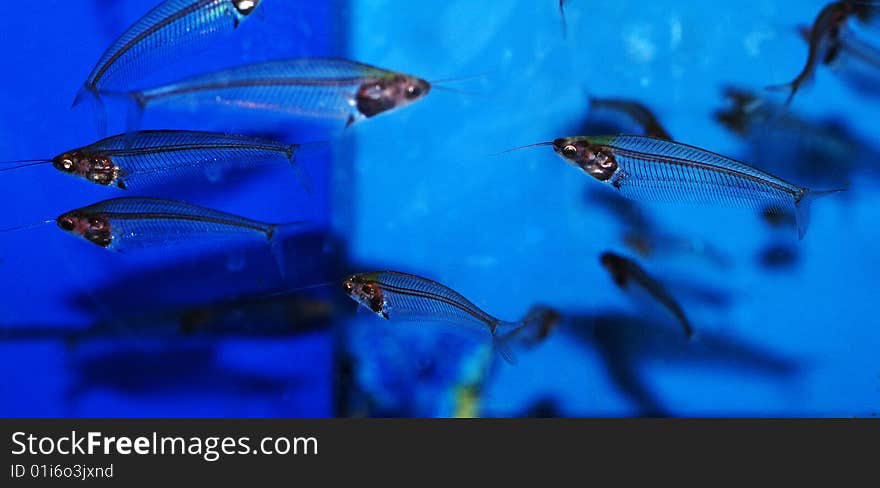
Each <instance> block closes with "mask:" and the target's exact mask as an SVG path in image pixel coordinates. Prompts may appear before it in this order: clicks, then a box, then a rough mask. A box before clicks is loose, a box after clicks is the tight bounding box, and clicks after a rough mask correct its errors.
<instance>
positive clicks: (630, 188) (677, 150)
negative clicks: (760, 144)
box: [554, 136, 840, 237]
mask: <svg viewBox="0 0 880 488" xmlns="http://www.w3.org/2000/svg"><path fill="white" fill-rule="evenodd" d="M554 146H555V149H556V151H557V152H558V153H559V154H560V155H562V156H563V158H565V159H566V160H567V161H569V162H571V163H572V164H575V165H576V166H578V167H580V168H581V169H582V170H584V171H585V172H587V173H588V174H590V175H591V176H593V177H594V178H596V179H597V180H599V181H603V182H605V183H608V184H610V185H612V186H613V187H614V188H616V189H617V190H618V191H619V192H620V194H621V195H623V196H625V197H627V198H631V199H634V200H642V201H659V202H682V203H693V204H722V205H729V206H745V207H752V208H756V209H764V208H767V207H771V206H772V207H774V208H780V209H792V210H795V211H796V213H797V216H798V231H799V232H798V234H799V236H800V237H803V235H804V234H805V233H806V228H807V225H808V223H809V203H810V200H811V199H812V198H815V197H817V196H821V195H823V194H827V193H831V192H814V191H811V190H809V189H807V188H804V187H801V186H798V185H795V184H792V183H789V182H787V181H785V180H782V179H781V178H778V177H776V176H773V175H771V174H769V173H766V172H764V171H761V170H759V169H757V168H753V167H751V166H749V165H747V164H745V163H742V162H739V161H736V160H734V159H730V158H727V157H725V156H721V155H719V154H716V153H713V152H709V151H706V150H703V149H699V148H696V147H693V146H688V145H685V144H680V143H676V142H670V141H664V140H660V139H654V138H650V137H642V136H608V137H582V138H580V137H575V138H564V139H558V140H556V141H554ZM834 191H840V190H833V191H832V192H834Z"/></svg>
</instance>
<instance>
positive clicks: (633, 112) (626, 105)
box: [587, 97, 672, 141]
mask: <svg viewBox="0 0 880 488" xmlns="http://www.w3.org/2000/svg"><path fill="white" fill-rule="evenodd" d="M590 114H591V118H596V119H601V118H603V117H604V116H610V115H613V114H617V115H618V116H623V117H625V118H626V119H628V120H627V121H628V123H629V124H628V125H634V126H635V127H636V128H638V130H637V131H629V132H628V133H629V134H635V133H637V134H641V135H643V136H648V137H653V138H656V139H663V140H667V141H671V140H672V136H671V135H669V131H667V130H666V128H665V127H663V125H662V124H661V123H660V120H659V118H658V117H657V116H656V115H654V112H653V111H652V110H651V109H650V108H648V106H647V105H645V104H643V103H641V102H639V101H637V100H632V99H627V98H600V97H591V98H590ZM603 114H604V115H603ZM593 133H594V132H587V134H593Z"/></svg>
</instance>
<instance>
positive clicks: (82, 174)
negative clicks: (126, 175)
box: [52, 151, 119, 186]
mask: <svg viewBox="0 0 880 488" xmlns="http://www.w3.org/2000/svg"><path fill="white" fill-rule="evenodd" d="M52 166H54V167H55V169H57V170H58V171H61V172H62V173H67V174H69V175H73V176H77V177H79V178H83V179H86V180H88V181H91V182H92V183H95V184H97V185H101V186H108V185H111V184H113V182H115V181H116V178H117V177H118V176H119V168H118V167H117V166H116V165H115V164H114V163H113V160H111V159H110V158H109V157H107V156H103V155H100V154H83V153H81V152H78V151H71V152H67V153H64V154H62V155H60V156H58V157H56V158H55V159H53V160H52Z"/></svg>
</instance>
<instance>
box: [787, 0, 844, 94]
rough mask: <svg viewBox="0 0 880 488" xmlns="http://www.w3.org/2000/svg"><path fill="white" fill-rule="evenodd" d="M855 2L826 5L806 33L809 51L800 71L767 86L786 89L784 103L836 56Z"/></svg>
mask: <svg viewBox="0 0 880 488" xmlns="http://www.w3.org/2000/svg"><path fill="white" fill-rule="evenodd" d="M854 5H855V2H852V1H849V0H844V1H839V2H832V3H830V4H828V5H826V6H825V7H824V8H823V9H822V11H821V12H819V15H818V16H816V19H815V20H814V21H813V26H812V27H811V28H810V31H809V34H808V36H807V37H808V42H809V53H808V55H807V61H806V64H805V65H804V67H803V69H802V70H801V72H800V73H799V74H798V75H797V77H795V79H794V80H792V81H791V82H789V83H786V84H784V85H775V86H771V87H769V88H770V89H771V90H788V91H789V95H788V99H787V100H786V102H785V103H786V105H788V104H790V103H791V101H792V100H793V99H794V96H795V95H796V94H797V92H798V90H799V89H800V87H801V85H803V84H804V82H806V81H807V80H809V79H811V78H812V77H813V74H814V73H815V71H816V68H817V67H818V66H819V65H821V64H823V63H827V61H828V60H829V59H831V58H833V57H835V56H836V52H837V50H838V49H839V44H838V39H839V38H840V34H841V31H842V30H843V29H844V28H845V27H846V23H847V21H848V20H849V18H850V17H851V16H853V15H855V14H856V8H855V6H854Z"/></svg>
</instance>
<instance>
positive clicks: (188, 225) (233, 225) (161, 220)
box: [6, 197, 308, 274]
mask: <svg viewBox="0 0 880 488" xmlns="http://www.w3.org/2000/svg"><path fill="white" fill-rule="evenodd" d="M53 222H54V223H55V224H56V225H57V226H58V227H59V228H60V229H61V230H63V231H65V232H67V233H69V234H72V235H74V236H76V237H79V238H81V239H84V240H85V241H87V242H91V243H92V244H95V245H97V246H99V247H102V248H104V249H109V250H111V251H117V252H128V251H135V250H140V249H146V248H162V247H165V246H170V245H177V244H207V243H217V242H224V243H225V242H236V241H238V242H242V243H244V242H247V241H252V240H253V239H254V238H256V239H258V240H260V241H263V242H266V243H268V244H269V247H270V250H271V252H272V255H273V257H274V259H275V261H276V264H277V265H278V268H279V271H280V272H282V274H283V271H284V269H285V268H284V260H283V257H284V256H283V248H282V246H281V245H280V244H281V240H282V239H283V236H284V235H291V234H295V233H298V232H301V231H304V230H306V228H307V227H308V225H307V223H306V222H304V221H299V222H290V223H286V224H270V223H266V222H260V221H257V220H252V219H248V218H246V217H240V216H238V215H233V214H229V213H226V212H221V211H219V210H213V209H210V208H204V207H199V206H196V205H191V204H189V203H185V202H180V201H176V200H166V199H161V198H145V197H123V198H114V199H110V200H104V201H101V202H98V203H96V204H94V205H89V206H88V207H83V208H79V209H76V210H71V211H69V212H65V213H64V214H62V215H60V216H58V217H57V218H55V219H50V220H46V221H43V222H41V223H37V224H34V225H30V226H23V227H18V228H15V229H6V231H13V230H21V229H25V228H30V227H35V226H38V225H43V224H48V223H53Z"/></svg>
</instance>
